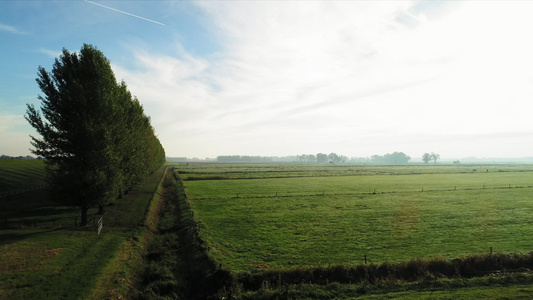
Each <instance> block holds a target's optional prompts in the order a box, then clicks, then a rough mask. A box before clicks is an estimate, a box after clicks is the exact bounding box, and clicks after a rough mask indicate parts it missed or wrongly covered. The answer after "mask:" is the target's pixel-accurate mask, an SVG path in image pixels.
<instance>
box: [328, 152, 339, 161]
mask: <svg viewBox="0 0 533 300" xmlns="http://www.w3.org/2000/svg"><path fill="white" fill-rule="evenodd" d="M328 158H329V161H330V162H332V163H339V162H340V156H338V155H337V153H330V154H329V155H328Z"/></svg>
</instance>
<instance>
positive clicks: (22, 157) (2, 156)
mask: <svg viewBox="0 0 533 300" xmlns="http://www.w3.org/2000/svg"><path fill="white" fill-rule="evenodd" d="M0 159H12V160H35V159H42V157H37V158H35V157H33V156H31V155H26V156H9V155H4V154H2V155H0Z"/></svg>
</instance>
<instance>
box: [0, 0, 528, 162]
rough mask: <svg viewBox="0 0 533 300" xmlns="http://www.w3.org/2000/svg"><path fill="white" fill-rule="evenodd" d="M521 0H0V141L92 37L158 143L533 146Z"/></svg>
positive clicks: (415, 156) (264, 149)
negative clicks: (66, 57) (43, 74)
mask: <svg viewBox="0 0 533 300" xmlns="http://www.w3.org/2000/svg"><path fill="white" fill-rule="evenodd" d="M532 13H533V1H509V0H506V1H399V0H395V1H362V0H359V1H357V0H354V1H320V0H315V1H312V0H310V1H266V0H262V1H238V0H236V1H138V0H136V1H127V0H115V1H97V0H94V1H84V0H78V1H75V0H72V1H10V0H2V1H0V54H1V55H0V154H5V155H12V156H18V155H31V152H30V149H31V147H32V146H31V144H30V135H37V133H36V132H35V130H34V129H33V128H32V127H31V126H30V125H29V124H28V122H27V121H26V120H25V119H24V114H25V112H26V104H34V105H35V106H36V107H40V102H39V100H38V98H37V96H38V95H39V94H42V93H41V91H40V90H39V87H38V86H37V83H36V81H35V79H36V77H37V68H38V67H39V66H43V67H44V68H45V69H46V70H48V71H51V68H52V65H53V63H54V59H55V58H56V57H58V56H59V55H60V54H61V50H62V49H63V48H65V49H67V50H69V51H71V52H79V50H80V49H81V47H82V45H83V44H84V43H86V44H92V45H94V46H96V47H97V48H98V49H99V50H101V51H102V52H103V53H104V55H105V56H106V57H107V58H108V59H109V60H110V61H111V65H112V68H113V71H114V73H115V76H116V78H117V80H118V81H122V80H124V81H125V82H126V84H127V85H128V88H129V90H130V91H131V92H132V94H133V95H135V96H136V97H137V98H138V99H139V101H140V102H141V104H142V105H143V107H144V109H145V113H146V114H147V115H148V116H150V117H151V121H152V125H153V127H154V128H155V132H156V135H157V136H158V138H159V140H160V141H161V143H162V144H163V147H164V148H165V151H166V154H167V156H170V157H176V156H179V157H190V158H192V157H197V158H207V157H211V158H213V157H216V156H218V155H260V156H288V155H298V154H316V153H331V152H335V153H337V154H340V155H345V156H348V157H369V156H372V155H376V154H377V155H383V154H386V153H392V152H395V151H397V152H404V153H406V154H407V155H409V156H411V157H412V161H421V159H420V158H421V157H422V154H423V153H426V152H435V153H439V154H440V155H441V159H446V158H462V157H479V158H482V157H501V158H522V157H530V156H533V122H532V118H531V117H530V116H531V112H532V108H533V101H532V100H533V54H532V53H533V42H532V41H531V28H533V18H531V14H532Z"/></svg>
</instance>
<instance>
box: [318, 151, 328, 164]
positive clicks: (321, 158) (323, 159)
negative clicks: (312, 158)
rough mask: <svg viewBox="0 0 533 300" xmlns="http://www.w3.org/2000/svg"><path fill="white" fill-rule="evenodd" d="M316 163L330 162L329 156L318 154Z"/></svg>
mask: <svg viewBox="0 0 533 300" xmlns="http://www.w3.org/2000/svg"><path fill="white" fill-rule="evenodd" d="M316 162H318V163H327V162H328V155H327V154H324V153H317V154H316Z"/></svg>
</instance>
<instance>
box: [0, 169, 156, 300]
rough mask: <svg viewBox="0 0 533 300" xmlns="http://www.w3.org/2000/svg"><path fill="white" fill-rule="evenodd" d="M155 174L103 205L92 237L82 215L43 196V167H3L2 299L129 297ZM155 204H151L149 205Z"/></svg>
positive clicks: (0, 229)
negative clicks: (100, 223)
mask: <svg viewBox="0 0 533 300" xmlns="http://www.w3.org/2000/svg"><path fill="white" fill-rule="evenodd" d="M162 174H163V168H161V169H160V170H159V171H158V172H155V173H154V174H153V175H152V176H151V177H150V178H148V179H147V180H145V181H144V182H143V183H142V184H140V185H139V186H138V187H136V188H135V189H133V190H132V191H130V192H129V193H128V195H125V196H124V197H123V199H120V200H117V201H116V202H114V203H113V205H111V206H108V207H107V209H106V214H105V215H104V216H103V220H104V227H103V229H102V232H101V234H97V232H96V227H95V226H94V224H95V223H96V220H97V218H101V217H102V216H101V215H96V212H97V209H96V208H93V209H91V210H90V211H89V216H90V218H91V222H90V224H91V225H90V226H87V227H79V209H77V208H74V207H70V206H58V204H56V203H53V202H50V201H49V200H48V199H47V197H46V194H47V193H46V189H44V188H43V184H44V163H43V162H42V161H9V160H2V161H0V179H1V180H2V190H1V192H2V193H0V196H2V195H4V196H3V197H1V198H0V299H102V298H106V297H107V298H109V297H111V298H117V297H119V295H122V294H127V293H128V292H129V291H128V290H129V288H131V285H132V284H133V282H132V280H133V278H135V274H134V273H135V272H136V271H135V270H136V269H138V268H139V264H141V263H142V243H143V241H144V239H145V236H146V228H145V227H144V224H145V217H146V212H147V211H149V209H148V208H147V205H148V203H150V201H151V200H152V198H153V197H154V191H156V187H157V186H158V183H159V180H160V179H161V176H162ZM152 202H153V201H152Z"/></svg>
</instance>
